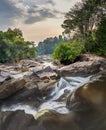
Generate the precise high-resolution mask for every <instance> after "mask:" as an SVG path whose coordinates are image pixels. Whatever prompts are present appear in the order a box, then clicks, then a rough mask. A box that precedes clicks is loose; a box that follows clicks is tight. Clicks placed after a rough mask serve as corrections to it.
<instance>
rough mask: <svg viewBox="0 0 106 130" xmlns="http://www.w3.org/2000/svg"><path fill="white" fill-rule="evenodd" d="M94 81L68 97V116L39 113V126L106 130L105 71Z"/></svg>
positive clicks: (69, 129) (45, 112)
mask: <svg viewBox="0 0 106 130" xmlns="http://www.w3.org/2000/svg"><path fill="white" fill-rule="evenodd" d="M98 77H99V78H98ZM94 79H95V81H92V82H91V83H89V84H86V85H84V86H82V87H80V88H78V89H77V90H75V91H74V92H73V93H72V94H71V95H70V96H69V97H68V99H67V108H68V109H69V110H70V112H69V113H68V114H60V113H57V112H55V111H51V110H48V111H44V112H40V113H38V115H37V116H36V119H37V120H38V121H39V124H42V125H44V126H45V128H46V129H47V130H106V71H105V72H103V73H99V74H98V75H97V77H95V78H94V77H93V80H94Z"/></svg>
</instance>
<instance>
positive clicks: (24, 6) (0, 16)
mask: <svg viewBox="0 0 106 130" xmlns="http://www.w3.org/2000/svg"><path fill="white" fill-rule="evenodd" d="M69 1H71V0H69ZM60 3H61V4H60ZM67 3H68V2H67ZM65 4H66V2H64V0H58V1H57V0H43V2H42V0H36V1H34V0H0V27H3V26H4V27H6V26H11V25H13V26H14V25H15V23H16V22H17V23H18V21H19V22H20V23H22V24H29V25H30V24H33V23H37V22H41V21H45V20H46V19H51V18H56V19H59V18H61V17H63V16H64V15H65V13H64V12H65V10H66V9H65V8H64V6H65ZM66 8H67V6H66ZM17 23H16V24H17Z"/></svg>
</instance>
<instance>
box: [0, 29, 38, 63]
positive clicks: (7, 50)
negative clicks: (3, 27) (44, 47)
mask: <svg viewBox="0 0 106 130" xmlns="http://www.w3.org/2000/svg"><path fill="white" fill-rule="evenodd" d="M35 55H36V53H35V47H34V44H33V42H29V41H25V40H24V38H23V35H22V32H21V30H19V29H13V30H12V29H10V28H9V29H8V30H7V31H6V32H2V31H1V32H0V62H10V61H18V60H21V59H25V58H32V57H35Z"/></svg>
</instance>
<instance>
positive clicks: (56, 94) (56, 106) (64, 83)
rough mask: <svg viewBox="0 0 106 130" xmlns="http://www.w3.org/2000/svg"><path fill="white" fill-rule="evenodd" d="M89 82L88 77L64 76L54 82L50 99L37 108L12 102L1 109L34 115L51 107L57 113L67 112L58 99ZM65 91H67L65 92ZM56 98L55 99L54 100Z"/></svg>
mask: <svg viewBox="0 0 106 130" xmlns="http://www.w3.org/2000/svg"><path fill="white" fill-rule="evenodd" d="M88 82H90V77H84V78H83V77H65V78H61V79H60V81H59V82H57V83H56V84H55V88H54V90H53V92H52V93H51V94H50V97H51V98H50V99H49V100H47V101H46V102H45V103H43V104H42V105H41V106H40V107H39V108H32V107H31V106H28V105H24V104H20V103H19V104H13V105H12V106H8V107H7V106H2V108H1V111H16V110H24V111H25V113H28V114H32V115H36V114H37V112H39V111H41V110H44V109H52V110H55V111H57V112H59V113H68V109H67V108H66V104H65V102H59V101H58V99H59V98H60V97H61V96H62V95H64V96H65V97H67V96H68V95H69V94H70V93H72V92H73V91H74V90H75V89H76V88H78V87H80V86H82V85H84V84H85V83H88ZM65 92H67V93H65ZM56 100H57V101H56Z"/></svg>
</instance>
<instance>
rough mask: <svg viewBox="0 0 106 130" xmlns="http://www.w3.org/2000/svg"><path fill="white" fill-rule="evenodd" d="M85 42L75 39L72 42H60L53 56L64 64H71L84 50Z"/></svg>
mask: <svg viewBox="0 0 106 130" xmlns="http://www.w3.org/2000/svg"><path fill="white" fill-rule="evenodd" d="M83 49H84V46H83V44H81V43H79V42H77V41H73V42H72V43H67V42H65V43H60V44H59V45H58V46H57V47H56V49H55V50H54V53H53V58H54V59H57V60H59V61H60V62H61V63H63V64H70V63H72V62H74V60H75V59H76V58H77V57H78V56H79V55H80V54H81V52H82V51H83Z"/></svg>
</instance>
